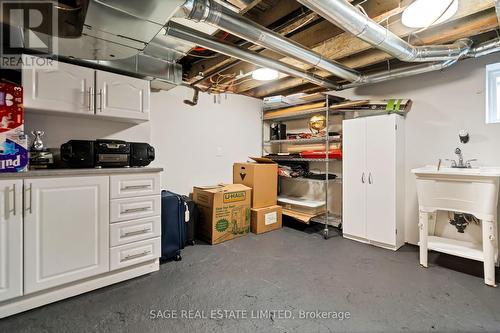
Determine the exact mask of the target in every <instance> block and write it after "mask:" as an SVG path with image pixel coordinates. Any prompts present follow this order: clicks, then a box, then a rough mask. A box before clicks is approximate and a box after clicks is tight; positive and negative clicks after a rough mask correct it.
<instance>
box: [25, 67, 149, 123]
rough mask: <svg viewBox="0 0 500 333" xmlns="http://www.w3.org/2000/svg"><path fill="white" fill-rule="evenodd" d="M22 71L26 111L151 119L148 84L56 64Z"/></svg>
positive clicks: (134, 119)
mask: <svg viewBox="0 0 500 333" xmlns="http://www.w3.org/2000/svg"><path fill="white" fill-rule="evenodd" d="M53 63H54V64H55V65H54V67H50V68H46V67H38V68H37V67H26V68H23V71H22V79H23V88H24V106H25V108H26V110H27V111H31V110H35V111H38V112H40V111H41V112H48V113H54V112H57V113H58V112H62V113H66V114H73V115H88V116H91V117H106V118H110V119H115V120H119V121H131V122H142V121H147V120H149V111H150V105H149V104H150V90H149V89H150V86H149V81H147V80H141V79H137V78H133V77H129V76H124V75H119V74H114V73H109V72H104V71H100V70H94V69H91V68H87V67H82V66H77V65H71V64H66V63H63V62H57V61H54V62H53Z"/></svg>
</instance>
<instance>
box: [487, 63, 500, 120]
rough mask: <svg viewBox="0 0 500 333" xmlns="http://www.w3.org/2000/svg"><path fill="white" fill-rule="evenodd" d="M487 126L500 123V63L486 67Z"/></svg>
mask: <svg viewBox="0 0 500 333" xmlns="http://www.w3.org/2000/svg"><path fill="white" fill-rule="evenodd" d="M485 95H486V113H485V116H486V118H485V119H486V124H499V123H500V101H499V99H500V63H497V64H491V65H487V66H486V90H485Z"/></svg>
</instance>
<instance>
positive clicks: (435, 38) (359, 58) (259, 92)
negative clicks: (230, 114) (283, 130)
mask: <svg viewBox="0 0 500 333" xmlns="http://www.w3.org/2000/svg"><path fill="white" fill-rule="evenodd" d="M497 28H498V20H497V18H496V13H495V11H494V10H488V11H486V12H483V13H478V14H476V15H473V16H472V17H468V18H464V19H462V20H458V21H456V22H454V23H452V24H447V25H444V26H441V27H440V28H439V29H437V30H434V29H433V30H429V31H426V32H425V33H422V34H421V35H420V38H419V40H418V42H416V43H415V44H416V45H423V44H439V43H448V42H453V41H455V40H457V39H460V38H465V37H471V36H476V35H480V34H483V33H485V32H489V31H493V30H495V29H497ZM390 59H392V57H391V56H390V55H388V54H387V53H385V52H382V51H379V50H374V49H371V50H368V51H366V52H363V53H361V54H358V55H356V56H353V57H348V58H345V59H342V61H341V62H342V63H343V64H344V65H346V66H349V67H351V68H363V67H367V66H371V65H374V64H377V63H381V62H384V61H387V60H390ZM314 73H315V74H316V75H320V76H326V77H327V76H328V73H325V72H322V71H314ZM294 87H298V89H304V87H305V86H304V81H302V80H297V79H295V78H286V79H283V80H280V81H279V82H274V83H273V84H272V85H271V84H265V85H262V86H260V87H256V88H254V89H253V90H251V91H248V92H247V93H248V94H249V95H252V96H256V97H265V96H270V95H276V94H279V93H280V92H283V91H289V90H290V89H293V88H294Z"/></svg>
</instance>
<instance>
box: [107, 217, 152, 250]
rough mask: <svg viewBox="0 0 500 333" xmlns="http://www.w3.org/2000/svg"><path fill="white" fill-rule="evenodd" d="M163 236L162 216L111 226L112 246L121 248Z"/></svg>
mask: <svg viewBox="0 0 500 333" xmlns="http://www.w3.org/2000/svg"><path fill="white" fill-rule="evenodd" d="M160 236H161V216H154V217H147V218H144V219H139V220H134V221H128V222H118V223H113V224H112V225H111V226H110V244H111V246H119V245H124V244H128V243H132V242H137V241H141V240H145V239H150V238H155V237H160Z"/></svg>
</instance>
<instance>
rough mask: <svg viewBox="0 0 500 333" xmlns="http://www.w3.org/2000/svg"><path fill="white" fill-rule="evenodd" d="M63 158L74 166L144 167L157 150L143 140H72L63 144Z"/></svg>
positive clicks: (153, 157)
mask: <svg viewBox="0 0 500 333" xmlns="http://www.w3.org/2000/svg"><path fill="white" fill-rule="evenodd" d="M61 159H62V160H63V161H64V162H66V163H68V165H69V166H70V167H72V168H120V167H143V166H147V165H149V164H150V163H151V162H152V161H154V159H155V150H154V148H153V147H152V146H150V145H149V144H147V143H143V142H126V141H120V140H96V141H92V140H70V141H68V142H66V143H65V144H63V145H61Z"/></svg>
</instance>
